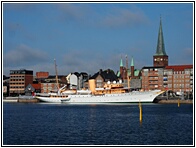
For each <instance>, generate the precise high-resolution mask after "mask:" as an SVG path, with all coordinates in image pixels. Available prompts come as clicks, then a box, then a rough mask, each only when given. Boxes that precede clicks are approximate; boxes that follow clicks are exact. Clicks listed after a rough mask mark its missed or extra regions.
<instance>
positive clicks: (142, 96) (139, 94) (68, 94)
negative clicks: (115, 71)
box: [36, 61, 164, 104]
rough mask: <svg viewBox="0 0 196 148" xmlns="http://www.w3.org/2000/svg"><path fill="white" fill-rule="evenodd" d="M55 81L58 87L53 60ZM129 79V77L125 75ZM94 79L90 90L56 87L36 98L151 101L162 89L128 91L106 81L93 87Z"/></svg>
mask: <svg viewBox="0 0 196 148" xmlns="http://www.w3.org/2000/svg"><path fill="white" fill-rule="evenodd" d="M55 70H56V82H57V87H58V75H57V68H56V61H55ZM127 79H128V81H129V77H128V75H127ZM95 86H96V85H95V79H90V80H89V88H90V90H65V87H66V86H64V87H62V88H60V89H59V88H58V92H57V93H48V94H36V98H37V99H38V100H40V101H42V102H51V103H76V104H99V103H132V102H153V100H154V99H155V98H156V97H157V96H158V95H159V94H161V93H163V92H164V91H161V90H154V91H134V92H129V89H130V87H129V83H128V87H127V88H124V87H123V85H122V83H116V82H115V83H112V84H111V83H110V82H109V83H107V84H105V85H104V87H103V88H96V87H95Z"/></svg>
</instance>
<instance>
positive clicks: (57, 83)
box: [54, 59, 59, 90]
mask: <svg viewBox="0 0 196 148" xmlns="http://www.w3.org/2000/svg"><path fill="white" fill-rule="evenodd" d="M54 66H55V72H56V85H57V88H58V90H59V82H58V73H57V65H56V60H55V59H54Z"/></svg>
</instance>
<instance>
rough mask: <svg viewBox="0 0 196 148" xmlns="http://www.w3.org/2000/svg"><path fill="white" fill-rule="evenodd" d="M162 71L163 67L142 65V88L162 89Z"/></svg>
mask: <svg viewBox="0 0 196 148" xmlns="http://www.w3.org/2000/svg"><path fill="white" fill-rule="evenodd" d="M163 71H164V67H154V66H152V67H143V68H142V70H141V73H142V89H143V90H155V89H160V90H163V89H164V86H163Z"/></svg>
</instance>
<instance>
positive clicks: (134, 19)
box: [101, 8, 148, 27]
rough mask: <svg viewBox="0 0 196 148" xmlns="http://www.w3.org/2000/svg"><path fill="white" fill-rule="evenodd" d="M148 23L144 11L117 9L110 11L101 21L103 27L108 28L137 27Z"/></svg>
mask: <svg viewBox="0 0 196 148" xmlns="http://www.w3.org/2000/svg"><path fill="white" fill-rule="evenodd" d="M146 22H148V19H147V17H146V16H145V15H144V14H143V13H142V11H139V10H136V11H133V10H129V9H122V8H115V9H112V10H110V11H109V12H108V13H107V14H106V15H105V16H104V17H103V19H102V20H101V23H102V25H105V26H108V27H120V26H123V27H124V26H129V27H130V26H137V25H140V24H143V23H146Z"/></svg>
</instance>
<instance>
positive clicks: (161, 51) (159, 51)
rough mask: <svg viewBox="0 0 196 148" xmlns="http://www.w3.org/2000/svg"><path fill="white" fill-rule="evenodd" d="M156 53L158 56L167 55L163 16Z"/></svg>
mask: <svg viewBox="0 0 196 148" xmlns="http://www.w3.org/2000/svg"><path fill="white" fill-rule="evenodd" d="M155 55H157V56H160V55H167V54H166V52H165V45H164V39H163V31H162V22H161V17H160V26H159V34H158V42H157V51H156V54H155Z"/></svg>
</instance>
